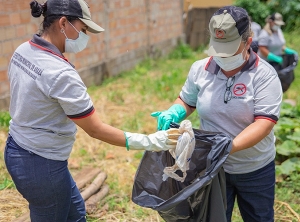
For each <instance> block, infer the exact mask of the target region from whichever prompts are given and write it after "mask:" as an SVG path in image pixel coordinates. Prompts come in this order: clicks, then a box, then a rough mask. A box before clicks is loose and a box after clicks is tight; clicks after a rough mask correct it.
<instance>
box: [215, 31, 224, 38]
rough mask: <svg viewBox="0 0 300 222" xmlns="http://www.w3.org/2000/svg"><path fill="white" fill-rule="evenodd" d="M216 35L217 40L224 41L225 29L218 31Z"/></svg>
mask: <svg viewBox="0 0 300 222" xmlns="http://www.w3.org/2000/svg"><path fill="white" fill-rule="evenodd" d="M215 34H216V38H217V39H222V38H223V37H224V35H225V31H224V30H223V29H216V30H215Z"/></svg>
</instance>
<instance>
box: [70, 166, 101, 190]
mask: <svg viewBox="0 0 300 222" xmlns="http://www.w3.org/2000/svg"><path fill="white" fill-rule="evenodd" d="M100 172H101V170H100V169H98V168H90V167H87V168H84V169H82V170H81V171H80V172H79V173H78V174H76V175H75V176H74V177H73V179H74V180H75V182H76V185H77V187H78V189H82V188H83V187H84V186H85V185H86V184H87V183H89V182H90V181H92V179H93V178H94V177H95V176H96V175H98V174H99V173H100Z"/></svg>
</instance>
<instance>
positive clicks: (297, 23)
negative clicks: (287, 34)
mask: <svg viewBox="0 0 300 222" xmlns="http://www.w3.org/2000/svg"><path fill="white" fill-rule="evenodd" d="M268 6H269V8H270V11H271V12H272V13H273V12H279V13H280V14H282V16H283V19H284V21H285V26H284V27H283V28H284V30H285V31H294V30H297V29H299V28H300V16H299V15H300V1H299V0H288V1H287V0H270V1H269V2H268Z"/></svg>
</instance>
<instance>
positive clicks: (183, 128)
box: [163, 120, 195, 182]
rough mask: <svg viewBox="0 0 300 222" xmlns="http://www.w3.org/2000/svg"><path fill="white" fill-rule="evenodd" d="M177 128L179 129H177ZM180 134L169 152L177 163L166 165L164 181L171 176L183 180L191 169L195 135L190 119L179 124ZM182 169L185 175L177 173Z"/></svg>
mask: <svg viewBox="0 0 300 222" xmlns="http://www.w3.org/2000/svg"><path fill="white" fill-rule="evenodd" d="M176 130H177V129H176ZM178 132H179V135H180V134H181V135H180V137H179V138H178V142H177V145H176V147H175V148H174V149H170V150H169V152H170V154H171V155H172V157H173V158H174V160H175V164H174V165H173V166H171V167H165V169H164V174H163V181H165V180H167V178H168V177H171V178H173V179H175V180H177V181H181V182H183V181H184V180H185V178H186V171H187V170H188V169H189V165H190V161H191V157H192V154H193V152H194V149H195V136H194V131H193V128H192V123H191V121H189V120H183V121H182V122H181V123H180V126H179V131H178ZM177 170H180V171H181V172H182V174H183V176H182V177H181V176H179V175H178V174H176V171H177Z"/></svg>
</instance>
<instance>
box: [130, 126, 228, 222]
mask: <svg viewBox="0 0 300 222" xmlns="http://www.w3.org/2000/svg"><path fill="white" fill-rule="evenodd" d="M170 127H171V128H178V127H179V125H178V124H175V123H171V125H170ZM193 131H194V135H195V142H196V145H195V149H194V152H193V155H192V158H191V161H190V165H189V170H188V171H187V176H186V178H185V180H184V182H179V181H176V180H174V179H172V178H168V179H167V180H166V181H163V180H162V175H163V170H164V168H165V167H167V166H172V165H174V163H175V160H174V158H173V157H172V156H171V154H170V153H169V152H168V151H163V152H149V151H146V152H145V154H144V156H143V158H142V160H141V162H140V165H139V167H138V170H137V172H136V175H135V179H134V184H133V189H132V201H133V202H134V203H136V204H137V205H139V206H142V207H147V208H152V209H153V210H156V211H158V213H159V214H160V216H161V217H162V218H163V219H164V220H165V221H168V222H172V221H176V222H179V221H189V222H194V221H195V222H196V221H205V222H206V221H209V222H215V221H218V222H223V221H224V222H225V221H226V210H225V209H226V182H225V173H224V170H223V168H222V165H223V163H224V162H225V160H226V158H227V157H228V155H229V152H230V150H231V147H232V140H231V138H230V137H229V136H228V135H225V134H223V133H218V132H207V131H203V130H198V129H193ZM177 173H178V174H180V173H181V172H180V171H178V172H177Z"/></svg>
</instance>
